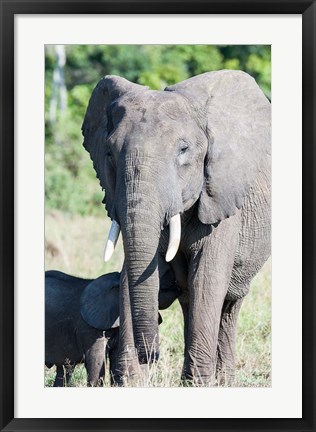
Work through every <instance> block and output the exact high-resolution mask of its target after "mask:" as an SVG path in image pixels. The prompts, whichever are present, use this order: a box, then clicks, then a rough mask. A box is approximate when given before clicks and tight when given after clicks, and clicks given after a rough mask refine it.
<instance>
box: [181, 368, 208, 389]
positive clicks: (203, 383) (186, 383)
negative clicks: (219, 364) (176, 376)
mask: <svg viewBox="0 0 316 432" xmlns="http://www.w3.org/2000/svg"><path fill="white" fill-rule="evenodd" d="M181 382H182V386H183V387H215V386H216V378H215V374H211V375H209V374H202V373H199V372H198V371H194V372H193V373H190V372H183V373H182V375H181Z"/></svg>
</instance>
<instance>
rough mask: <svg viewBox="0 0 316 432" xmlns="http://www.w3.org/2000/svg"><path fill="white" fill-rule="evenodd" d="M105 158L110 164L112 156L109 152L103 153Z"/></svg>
mask: <svg viewBox="0 0 316 432" xmlns="http://www.w3.org/2000/svg"><path fill="white" fill-rule="evenodd" d="M105 156H106V158H107V160H108V161H109V162H111V163H112V162H113V154H112V152H111V150H107V151H106V153H105Z"/></svg>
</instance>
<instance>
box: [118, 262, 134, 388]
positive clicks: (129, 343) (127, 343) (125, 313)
mask: <svg viewBox="0 0 316 432" xmlns="http://www.w3.org/2000/svg"><path fill="white" fill-rule="evenodd" d="M139 379H140V365H139V362H138V355H137V351H136V348H135V344H134V335H133V325H132V314H131V307H130V297H129V287H128V280H127V274H126V269H125V266H124V268H123V270H122V273H121V283H120V330H119V352H118V356H117V366H116V370H115V373H114V380H115V383H116V384H117V385H119V386H123V385H124V386H128V385H132V384H133V382H136V381H137V380H139Z"/></svg>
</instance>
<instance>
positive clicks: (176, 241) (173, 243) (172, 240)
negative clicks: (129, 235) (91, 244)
mask: <svg viewBox="0 0 316 432" xmlns="http://www.w3.org/2000/svg"><path fill="white" fill-rule="evenodd" d="M120 232H121V228H120V225H119V224H118V222H116V220H114V219H113V221H112V225H111V228H110V231H109V235H108V239H107V242H106V246H105V251H104V261H105V262H107V261H109V260H110V259H111V257H112V255H113V252H114V250H115V246H116V243H117V240H118V238H119V235H120ZM180 240H181V217H180V213H177V214H176V215H174V216H172V217H171V218H170V221H169V243H168V248H167V253H166V257H165V259H166V261H167V262H170V261H171V260H173V258H174V257H175V256H176V254H177V252H178V249H179V245H180Z"/></svg>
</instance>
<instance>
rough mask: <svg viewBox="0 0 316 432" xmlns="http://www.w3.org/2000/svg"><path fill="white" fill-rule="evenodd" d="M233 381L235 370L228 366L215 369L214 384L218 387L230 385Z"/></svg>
mask: <svg viewBox="0 0 316 432" xmlns="http://www.w3.org/2000/svg"><path fill="white" fill-rule="evenodd" d="M234 383H235V370H234V369H230V368H225V369H217V370H216V384H217V385H218V386H220V387H232V386H233V385H234Z"/></svg>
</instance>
